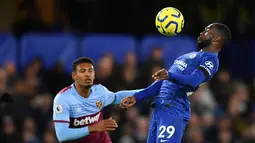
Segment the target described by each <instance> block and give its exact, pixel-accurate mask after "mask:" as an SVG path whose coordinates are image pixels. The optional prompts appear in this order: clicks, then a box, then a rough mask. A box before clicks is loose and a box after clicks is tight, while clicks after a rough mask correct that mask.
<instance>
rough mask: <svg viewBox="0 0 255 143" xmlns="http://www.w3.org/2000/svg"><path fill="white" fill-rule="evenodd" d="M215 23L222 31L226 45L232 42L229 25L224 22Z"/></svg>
mask: <svg viewBox="0 0 255 143" xmlns="http://www.w3.org/2000/svg"><path fill="white" fill-rule="evenodd" d="M214 25H215V27H216V28H217V30H218V31H219V32H220V34H221V36H222V38H223V40H224V45H227V44H228V43H229V42H230V40H231V37H232V36H231V31H230V29H229V28H228V27H227V25H225V24H222V23H214Z"/></svg>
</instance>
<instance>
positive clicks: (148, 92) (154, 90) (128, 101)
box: [120, 80, 163, 108]
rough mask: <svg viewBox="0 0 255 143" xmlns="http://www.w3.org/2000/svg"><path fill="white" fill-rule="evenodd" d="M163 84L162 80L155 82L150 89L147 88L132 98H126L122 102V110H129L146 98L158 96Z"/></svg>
mask: <svg viewBox="0 0 255 143" xmlns="http://www.w3.org/2000/svg"><path fill="white" fill-rule="evenodd" d="M162 82H163V81H162V80H158V81H155V82H154V83H153V84H151V85H150V86H149V87H147V88H145V89H143V90H141V91H139V92H136V93H135V94H134V95H132V96H128V97H126V98H124V99H123V100H122V101H121V104H120V106H121V107H122V108H129V107H132V106H133V105H134V104H135V103H136V101H140V100H142V99H144V98H147V97H152V96H155V95H158V93H159V89H160V87H161V84H162Z"/></svg>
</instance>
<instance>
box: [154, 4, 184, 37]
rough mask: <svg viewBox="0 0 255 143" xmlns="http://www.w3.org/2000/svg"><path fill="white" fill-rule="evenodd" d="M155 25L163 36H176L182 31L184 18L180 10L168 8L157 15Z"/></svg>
mask: <svg viewBox="0 0 255 143" xmlns="http://www.w3.org/2000/svg"><path fill="white" fill-rule="evenodd" d="M155 24H156V27H157V29H158V31H159V32H160V33H161V34H163V35H165V36H174V35H177V34H178V33H180V32H181V31H182V28H183V26H184V18H183V15H182V13H181V12H180V11H179V10H178V9H176V8H174V7H166V8H164V9H162V10H161V11H160V12H159V13H158V14H157V17H156V20H155Z"/></svg>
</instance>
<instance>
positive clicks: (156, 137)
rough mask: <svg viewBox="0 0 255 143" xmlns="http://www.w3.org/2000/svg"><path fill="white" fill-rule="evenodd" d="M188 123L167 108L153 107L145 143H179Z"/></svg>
mask: <svg viewBox="0 0 255 143" xmlns="http://www.w3.org/2000/svg"><path fill="white" fill-rule="evenodd" d="M187 124H188V121H187V120H185V119H184V118H183V117H180V116H178V115H176V114H175V113H174V112H171V110H170V108H169V107H167V106H161V107H155V108H154V111H153V113H152V116H151V120H150V127H149V132H148V138H147V143H181V141H182V136H183V132H184V130H185V127H186V125H187Z"/></svg>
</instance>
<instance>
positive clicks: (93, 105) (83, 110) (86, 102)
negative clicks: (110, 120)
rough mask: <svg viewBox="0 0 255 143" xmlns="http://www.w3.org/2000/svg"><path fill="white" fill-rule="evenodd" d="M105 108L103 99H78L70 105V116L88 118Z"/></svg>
mask: <svg viewBox="0 0 255 143" xmlns="http://www.w3.org/2000/svg"><path fill="white" fill-rule="evenodd" d="M103 107H104V100H102V99H101V98H97V99H93V98H91V99H76V100H75V102H73V103H72V104H71V105H70V116H71V117H81V116H88V115H91V114H95V113H98V112H100V111H101V110H102V108H103Z"/></svg>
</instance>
